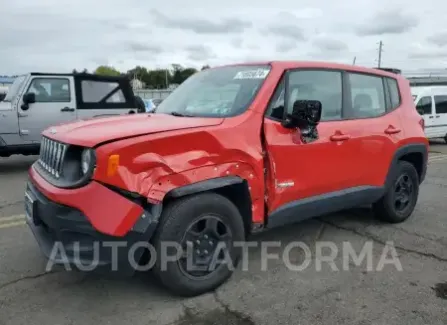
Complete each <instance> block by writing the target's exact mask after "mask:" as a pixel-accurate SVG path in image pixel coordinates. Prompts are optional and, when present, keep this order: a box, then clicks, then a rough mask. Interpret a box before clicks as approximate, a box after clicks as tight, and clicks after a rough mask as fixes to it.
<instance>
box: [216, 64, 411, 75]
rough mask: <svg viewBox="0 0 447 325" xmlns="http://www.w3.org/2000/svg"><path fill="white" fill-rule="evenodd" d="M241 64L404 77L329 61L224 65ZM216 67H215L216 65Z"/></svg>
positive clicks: (376, 69)
mask: <svg viewBox="0 0 447 325" xmlns="http://www.w3.org/2000/svg"><path fill="white" fill-rule="evenodd" d="M242 65H254V66H260V65H271V66H272V67H273V68H279V69H283V70H286V69H297V68H317V69H336V70H349V71H353V72H359V73H368V74H375V75H380V76H384V77H391V78H395V79H406V78H405V77H404V76H402V75H399V74H395V73H392V72H388V71H385V70H381V69H380V68H368V67H363V66H359V65H352V64H343V63H335V62H329V61H257V62H245V63H236V64H227V65H222V66H221V67H225V66H242ZM216 68H217V67H216Z"/></svg>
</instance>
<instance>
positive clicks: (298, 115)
mask: <svg viewBox="0 0 447 325" xmlns="http://www.w3.org/2000/svg"><path fill="white" fill-rule="evenodd" d="M320 119H321V102H320V101H318V100H297V101H295V102H294V103H293V108H292V114H288V116H287V117H286V119H285V121H284V122H283V125H284V127H287V128H295V127H298V128H304V127H309V126H316V125H317V124H318V123H319V122H320Z"/></svg>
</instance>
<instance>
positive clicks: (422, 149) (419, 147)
mask: <svg viewBox="0 0 447 325" xmlns="http://www.w3.org/2000/svg"><path fill="white" fill-rule="evenodd" d="M412 153H418V154H421V155H422V169H421V174H420V179H419V183H422V182H423V181H424V179H425V174H426V172H427V162H428V148H427V146H426V145H425V144H424V143H412V144H407V145H404V146H402V147H400V148H399V149H397V150H396V152H395V154H394V157H393V160H392V161H391V166H390V168H389V169H388V174H387V177H386V182H385V187H386V188H388V186H390V185H391V184H390V182H391V176H392V175H393V171H394V170H395V168H396V167H397V164H398V162H399V160H401V159H402V158H403V157H404V156H405V155H408V154H412Z"/></svg>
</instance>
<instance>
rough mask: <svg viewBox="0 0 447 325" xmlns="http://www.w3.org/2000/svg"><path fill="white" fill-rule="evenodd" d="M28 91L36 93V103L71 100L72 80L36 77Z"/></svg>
mask: <svg viewBox="0 0 447 325" xmlns="http://www.w3.org/2000/svg"><path fill="white" fill-rule="evenodd" d="M27 92H28V93H34V94H35V95H36V103H61V102H70V81H69V80H68V79H66V78H34V79H33V80H32V81H31V84H30V86H29V88H28V91H27Z"/></svg>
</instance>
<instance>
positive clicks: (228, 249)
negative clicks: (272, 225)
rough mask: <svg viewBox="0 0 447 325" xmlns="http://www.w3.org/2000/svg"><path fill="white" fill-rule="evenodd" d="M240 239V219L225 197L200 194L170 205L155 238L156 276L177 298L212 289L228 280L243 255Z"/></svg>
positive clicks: (242, 233)
mask: <svg viewBox="0 0 447 325" xmlns="http://www.w3.org/2000/svg"><path fill="white" fill-rule="evenodd" d="M244 239H245V232H244V224H243V221H242V217H241V215H240V213H239V210H238V209H237V207H236V206H235V205H234V204H233V203H232V202H231V201H230V200H228V199H227V198H226V197H224V196H221V195H218V194H215V193H202V194H198V195H193V196H188V197H185V198H181V199H179V200H176V201H173V202H171V203H170V204H168V206H167V207H166V209H165V211H164V212H163V215H162V217H161V221H160V225H159V227H158V229H157V232H156V234H155V236H154V239H153V245H154V247H155V251H156V253H157V260H156V263H155V265H154V273H155V274H156V275H157V276H158V277H159V279H160V281H161V282H162V283H163V284H164V285H165V286H166V287H167V288H169V289H170V290H171V291H173V292H174V293H176V294H179V295H181V296H196V295H200V294H203V293H206V292H209V291H213V290H215V289H216V288H217V287H219V286H220V285H222V284H223V283H224V282H225V281H226V280H228V279H229V278H230V277H231V275H232V273H233V270H234V268H235V267H236V266H237V263H238V261H239V258H240V253H241V249H240V246H239V247H236V245H235V243H236V242H243V241H244ZM168 256H169V257H168ZM173 256H174V257H175V258H172V257H173Z"/></svg>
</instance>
